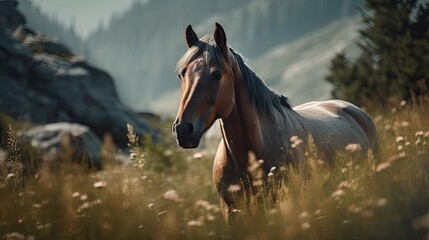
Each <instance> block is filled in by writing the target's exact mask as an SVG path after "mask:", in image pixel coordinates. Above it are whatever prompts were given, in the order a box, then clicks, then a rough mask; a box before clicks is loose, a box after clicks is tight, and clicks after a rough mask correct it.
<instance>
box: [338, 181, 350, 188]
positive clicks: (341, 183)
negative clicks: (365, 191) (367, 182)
mask: <svg viewBox="0 0 429 240" xmlns="http://www.w3.org/2000/svg"><path fill="white" fill-rule="evenodd" d="M351 187H352V184H351V183H350V182H348V181H342V182H340V184H338V188H339V189H341V188H346V189H347V188H351Z"/></svg>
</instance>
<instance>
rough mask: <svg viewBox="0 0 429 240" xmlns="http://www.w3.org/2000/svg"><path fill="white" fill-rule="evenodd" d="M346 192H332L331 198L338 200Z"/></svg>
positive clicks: (339, 190) (340, 190)
mask: <svg viewBox="0 0 429 240" xmlns="http://www.w3.org/2000/svg"><path fill="white" fill-rule="evenodd" d="M345 193H346V192H345V191H344V190H342V189H338V190H337V191H335V192H333V193H332V194H331V197H332V198H334V199H335V200H337V199H339V198H340V197H341V196H343V195H344V194H345Z"/></svg>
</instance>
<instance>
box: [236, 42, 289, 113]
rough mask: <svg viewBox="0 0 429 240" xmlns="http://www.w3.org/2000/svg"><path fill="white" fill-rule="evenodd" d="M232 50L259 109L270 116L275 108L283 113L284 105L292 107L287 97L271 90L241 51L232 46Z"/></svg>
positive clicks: (252, 98)
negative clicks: (246, 61)
mask: <svg viewBox="0 0 429 240" xmlns="http://www.w3.org/2000/svg"><path fill="white" fill-rule="evenodd" d="M230 51H231V52H232V54H233V55H234V57H235V59H236V61H237V63H238V66H239V68H240V71H241V74H242V77H243V82H244V84H245V87H246V90H247V94H248V96H249V97H250V101H251V102H252V103H253V104H254V105H255V106H256V109H257V110H258V111H260V112H264V113H267V114H268V115H269V116H270V117H273V116H274V109H277V110H278V111H279V112H280V113H283V111H282V106H284V107H286V108H288V109H292V106H291V105H290V104H289V101H288V98H287V97H285V96H283V95H281V94H278V93H276V92H275V91H273V90H271V89H270V88H269V87H268V86H267V85H265V83H264V82H263V81H262V79H261V78H259V77H258V75H256V73H255V72H254V71H253V70H252V69H251V68H250V67H249V66H248V65H247V64H246V63H245V61H244V60H243V57H242V56H241V55H240V54H239V53H237V52H235V51H234V50H233V49H232V48H230Z"/></svg>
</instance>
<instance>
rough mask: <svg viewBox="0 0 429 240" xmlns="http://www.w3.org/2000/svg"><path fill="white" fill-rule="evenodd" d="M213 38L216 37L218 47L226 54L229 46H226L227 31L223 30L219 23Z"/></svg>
mask: <svg viewBox="0 0 429 240" xmlns="http://www.w3.org/2000/svg"><path fill="white" fill-rule="evenodd" d="M213 36H214V39H215V42H216V45H217V46H218V47H219V48H220V49H221V50H222V51H223V52H225V53H226V52H227V51H228V45H227V44H226V34H225V31H224V30H223V27H222V26H221V25H220V24H219V23H216V27H215V30H214V33H213Z"/></svg>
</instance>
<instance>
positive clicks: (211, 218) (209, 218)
mask: <svg viewBox="0 0 429 240" xmlns="http://www.w3.org/2000/svg"><path fill="white" fill-rule="evenodd" d="M206 219H207V221H210V222H212V221H214V220H215V219H216V218H215V217H214V216H213V215H211V214H207V215H206Z"/></svg>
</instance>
